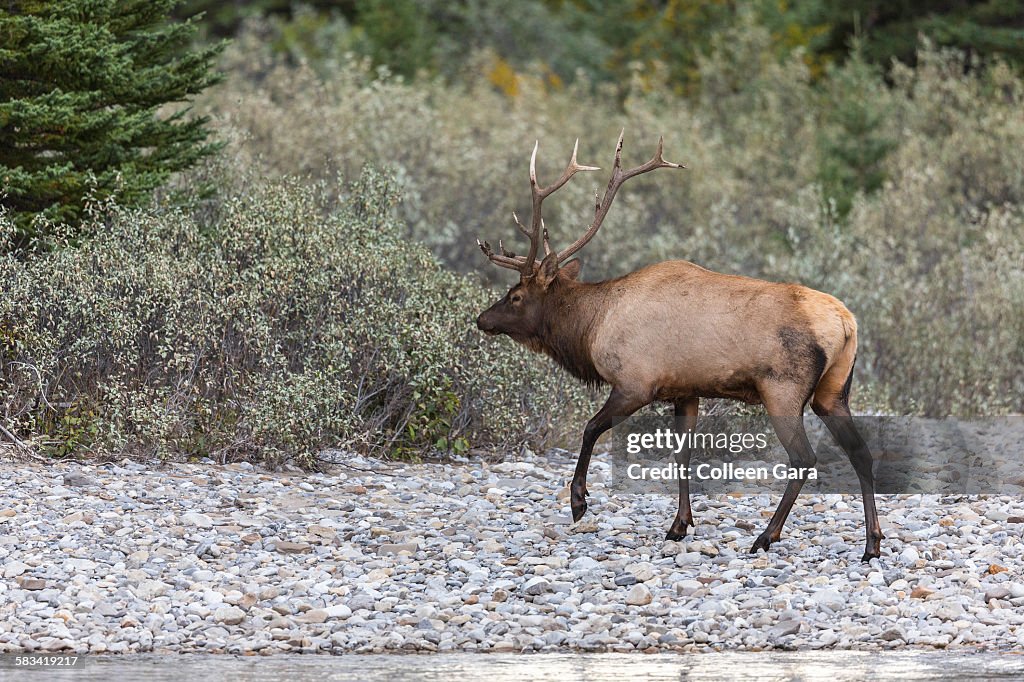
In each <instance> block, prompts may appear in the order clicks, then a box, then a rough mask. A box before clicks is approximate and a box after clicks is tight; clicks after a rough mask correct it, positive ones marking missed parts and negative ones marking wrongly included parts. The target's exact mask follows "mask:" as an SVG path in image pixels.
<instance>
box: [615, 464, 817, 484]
mask: <svg viewBox="0 0 1024 682" xmlns="http://www.w3.org/2000/svg"><path fill="white" fill-rule="evenodd" d="M626 476H627V477H629V478H630V479H631V480H634V481H674V480H678V479H680V478H682V479H686V480H690V481H736V480H742V481H770V480H781V481H790V480H795V479H804V480H817V478H818V469H817V468H816V467H792V466H789V465H786V464H776V465H774V466H771V467H769V466H740V465H737V464H735V463H733V462H722V463H720V464H708V463H704V464H698V465H697V466H692V467H691V466H680V465H679V464H678V463H677V462H669V463H666V464H662V465H659V466H645V465H643V464H638V463H633V464H630V465H629V466H627V467H626Z"/></svg>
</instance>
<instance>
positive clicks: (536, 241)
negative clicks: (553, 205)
mask: <svg viewBox="0 0 1024 682" xmlns="http://www.w3.org/2000/svg"><path fill="white" fill-rule="evenodd" d="M625 132H626V131H625V130H623V131H622V132H620V133H619V140H618V142H617V143H616V145H615V164H614V166H613V168H612V177H611V178H610V179H609V180H608V187H607V188H606V189H605V191H604V197H602V198H601V199H600V200H598V201H596V202H595V206H594V221H593V222H592V223H591V224H590V227H588V228H587V231H586V232H585V233H584V234H583V236H581V237H580V238H579V239H577V240H576V241H574V242H573V243H572V244H570V245H569V246H568V247H567V248H566V249H565V250H563V251H559V252H558V262H559V263H561V262H563V261H565V260H566V259H568V258H569V257H570V256H572V255H573V254H574V253H576V252H577V251H579V250H580V249H582V248H583V247H584V246H586V244H587V242H589V241H590V240H591V239H593V237H594V235H595V234H597V231H598V230H599V229H600V228H601V223H602V222H603V221H604V218H605V216H606V215H608V210H609V209H610V208H611V206H612V201H613V200H614V199H615V193H616V192H618V191H619V187H621V186H622V184H623V183H624V182H626V180H629V179H630V178H632V177H635V176H637V175H640V174H642V173H647V172H649V171H652V170H655V169H657V168H686V166H683V165H681V164H678V163H672V162H670V161H666V160H665V159H664V158H663V157H662V149H663V147H664V143H665V141H664V138H659V139H658V149H657V151H655V153H654V158H652V159H651V160H650V161H648V162H647V163H645V164H644V165H642V166H637V167H636V168H631V169H629V170H626V171H624V170H622V138H623V136H624V135H625ZM539 146H540V143H539V142H538V143H537V144H535V145H534V146H533V154H532V155H531V156H530V191H531V193H532V195H533V212H532V213H533V214H532V215H531V217H530V229H529V230H527V229H526V228H525V227H524V226H523V224H522V223H520V222H519V217H518V216H517V215H516V214H515V212H514V211H513V212H512V220H513V221H515V224H516V227H518V228H519V231H520V232H522V233H523V234H525V235H526V236H527V237H529V238H530V252H529V254H527V255H526V256H517V255H515V254H514V253H511V252H509V251H506V250H505V248H504V246H502V244H501V242H500V241H499V242H498V249H499V251H501V253H500V254H497V253H494V251H493V250H492V249H491V245H490V244H488V243H487V242H481V241H480V240H479V239H478V240H477V241H476V243H477V245H479V247H480V250H481V251H483V252H484V255H486V256H487V257H488V258H489V259H490V260H491V262H492V263H494V264H495V265H499V266H501V267H503V268H509V269H510V270H519V271H520V272H521V273H522V274H523V275H524V276H530V275H532V274H533V265H534V262H535V261H536V259H537V250H538V248H539V247H540V245H541V244H542V243H543V245H544V255H548V254H549V253H551V247H550V245H549V244H548V231H547V229H546V228H545V227H544V219H543V218H542V217H541V204H542V203H543V201H544V199H545V198H547V197H548V196H549V195H550V194H553V193H554V192H555V191H556V190H558V189H560V188H561V187H562V186H563V185H565V183H567V182H569V179H570V178H572V176H573V175H575V174H576V173H577V172H578V171H593V170H600V168H597V167H596V166H581V165H580V164H579V163H577V162H576V152H577V150H578V149H579V146H580V141H579V139H578V138H577V140H576V144H575V145H573V148H572V158H571V159H569V165H568V166H566V168H565V170H564V171H563V172H562V176H561V177H560V178H558V180H556V181H555V182H554V183H552V184H551V185H548V186H547V187H539V186H538V185H537V149H538V147H539ZM595 198H596V197H595Z"/></svg>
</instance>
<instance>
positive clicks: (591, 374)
mask: <svg viewBox="0 0 1024 682" xmlns="http://www.w3.org/2000/svg"><path fill="white" fill-rule="evenodd" d="M604 284H607V282H598V283H596V284H590V283H584V282H576V281H572V280H566V279H559V280H556V281H555V282H553V283H552V284H551V289H550V290H549V291H548V305H546V306H545V311H546V312H545V316H544V319H543V320H541V331H540V334H538V335H537V336H536V337H534V338H533V339H531V340H530V341H531V342H532V343H529V344H528V345H529V346H530V347H531V349H532V350H536V351H540V352H542V353H545V354H547V355H549V356H551V357H552V358H553V359H554V360H555V362H557V363H558V364H559V365H561V366H562V367H564V368H565V369H566V371H568V372H569V373H570V374H572V375H573V376H574V377H576V378H577V379H580V380H582V381H584V382H586V384H587V385H589V386H599V385H600V384H603V383H605V379H604V377H602V376H601V375H600V374H599V373H598V371H597V368H596V367H594V361H593V359H592V358H591V355H590V344H591V332H592V331H593V327H594V323H595V316H596V314H597V313H598V312H599V311H600V310H602V309H603V306H601V305H598V304H597V303H598V302H597V301H596V300H594V299H595V297H601V296H603V295H604V291H603V285H604Z"/></svg>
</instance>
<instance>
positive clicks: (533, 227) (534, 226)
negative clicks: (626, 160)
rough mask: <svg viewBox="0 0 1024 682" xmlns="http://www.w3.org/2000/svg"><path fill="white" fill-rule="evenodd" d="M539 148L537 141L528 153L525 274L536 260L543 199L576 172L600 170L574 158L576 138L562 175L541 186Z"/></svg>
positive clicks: (541, 226)
mask: <svg viewBox="0 0 1024 682" xmlns="http://www.w3.org/2000/svg"><path fill="white" fill-rule="evenodd" d="M539 148H540V142H539V141H538V142H537V143H535V144H534V145H533V153H532V154H531V155H530V191H531V193H532V194H533V215H532V216H531V219H530V233H529V236H530V251H529V253H528V254H527V256H526V261H525V262H524V263H523V265H522V273H523V274H524V275H527V276H529V275H532V274H533V264H534V262H535V261H536V260H537V251H538V249H539V247H540V242H541V237H542V235H541V233H542V231H543V218H542V217H541V205H542V203H543V202H544V199H545V198H547V197H548V196H550V195H551V194H552V193H554V192H555V191H557V190H558V189H560V188H561V187H562V186H563V185H565V183H567V182H569V180H570V179H571V178H572V176H574V175H576V173H578V172H580V171H594V170H601V169H600V168H598V167H597V166H584V165H582V164H580V163H579V162H578V161H577V160H576V155H577V153H578V152H579V148H580V139H579V138H576V142H575V144H573V146H572V157H571V158H570V159H569V165H567V166H566V167H565V170H564V171H562V175H561V176H560V177H559V178H558V179H557V180H555V181H554V182H553V183H552V184H550V185H548V186H547V187H541V186H540V185H538V183H537V150H538V149H539Z"/></svg>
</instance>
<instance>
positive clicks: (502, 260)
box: [476, 239, 525, 270]
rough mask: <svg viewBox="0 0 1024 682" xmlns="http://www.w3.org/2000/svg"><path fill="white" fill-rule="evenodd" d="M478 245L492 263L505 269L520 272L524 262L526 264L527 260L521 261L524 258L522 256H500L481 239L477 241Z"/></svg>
mask: <svg viewBox="0 0 1024 682" xmlns="http://www.w3.org/2000/svg"><path fill="white" fill-rule="evenodd" d="M476 245H477V246H479V247H480V250H481V251H483V252H484V255H485V256H487V258H488V259H490V261H491V262H492V263H494V264H495V265H498V266H501V267H503V268H508V269H509V270H519V269H520V268H521V267H522V264H523V262H525V259H523V260H520V258H522V257H521V256H512V255H511V254H509V255H498V254H496V253H494V251H493V250H492V249H491V245H490V244H488V243H487V242H481V241H480V240H479V239H477V240H476ZM499 248H501V247H500V246H499ZM502 251H504V249H502Z"/></svg>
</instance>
